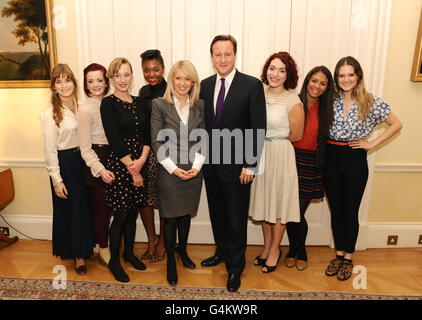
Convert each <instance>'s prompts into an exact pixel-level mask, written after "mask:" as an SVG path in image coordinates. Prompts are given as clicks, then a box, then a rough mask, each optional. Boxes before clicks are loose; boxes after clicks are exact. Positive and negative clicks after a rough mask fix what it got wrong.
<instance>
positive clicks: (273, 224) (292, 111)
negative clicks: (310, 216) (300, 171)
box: [249, 52, 305, 273]
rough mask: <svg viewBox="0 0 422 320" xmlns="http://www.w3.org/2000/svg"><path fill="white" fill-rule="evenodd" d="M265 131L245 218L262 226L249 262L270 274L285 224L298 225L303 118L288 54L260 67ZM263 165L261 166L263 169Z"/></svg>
mask: <svg viewBox="0 0 422 320" xmlns="http://www.w3.org/2000/svg"><path fill="white" fill-rule="evenodd" d="M261 80H262V82H263V83H264V92H265V100H266V105H267V132H266V137H265V145H264V152H263V156H262V159H261V162H260V170H259V171H260V173H261V174H258V175H257V176H256V178H255V179H254V181H253V183H252V186H251V200H250V205H249V215H250V216H251V217H252V219H253V220H255V221H262V231H263V234H264V247H263V249H262V251H261V254H260V255H258V256H257V257H256V259H255V261H254V264H255V265H256V266H261V267H262V270H261V271H262V272H264V273H269V272H273V271H274V270H275V269H276V267H277V264H278V262H279V260H280V258H281V250H280V243H281V239H282V238H283V235H284V232H285V230H286V223H287V222H299V221H300V211H299V190H298V177H297V170H296V161H295V151H294V148H293V145H292V142H294V141H298V140H300V139H301V138H302V133H303V128H304V119H305V114H304V111H303V106H302V103H301V101H300V99H299V96H298V95H297V93H296V92H295V91H294V90H293V89H295V88H296V86H297V80H298V75H297V68H296V63H295V61H294V60H293V58H292V57H291V56H290V54H288V53H287V52H278V53H274V54H273V55H271V56H270V57H269V58H268V59H267V61H266V63H265V65H264V68H263V71H262V75H261ZM262 166H265V167H264V168H263V167H262Z"/></svg>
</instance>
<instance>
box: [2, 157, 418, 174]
mask: <svg viewBox="0 0 422 320" xmlns="http://www.w3.org/2000/svg"><path fill="white" fill-rule="evenodd" d="M0 167H11V168H45V167H46V163H45V161H44V160H42V159H28V160H19V159H0ZM375 172H422V163H378V164H375Z"/></svg>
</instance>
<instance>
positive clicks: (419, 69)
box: [410, 9, 422, 81]
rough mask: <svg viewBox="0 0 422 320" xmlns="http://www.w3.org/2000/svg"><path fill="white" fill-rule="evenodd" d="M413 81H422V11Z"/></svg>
mask: <svg viewBox="0 0 422 320" xmlns="http://www.w3.org/2000/svg"><path fill="white" fill-rule="evenodd" d="M410 80H412V81H422V9H421V15H420V17H419V29H418V36H417V37H416V45H415V55H414V57H413V67H412V74H411V75H410Z"/></svg>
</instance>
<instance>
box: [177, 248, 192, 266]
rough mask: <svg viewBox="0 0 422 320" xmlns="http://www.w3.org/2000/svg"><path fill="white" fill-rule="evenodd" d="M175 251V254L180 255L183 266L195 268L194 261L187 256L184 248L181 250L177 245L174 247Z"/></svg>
mask: <svg viewBox="0 0 422 320" xmlns="http://www.w3.org/2000/svg"><path fill="white" fill-rule="evenodd" d="M175 251H176V252H177V254H178V255H179V256H180V258H181V259H182V262H183V266H184V267H185V268H188V269H195V268H196V265H195V263H194V262H193V261H192V260H191V259H190V258H189V256H188V254H187V252H186V250H182V249H180V248H179V247H177V248H176V249H175Z"/></svg>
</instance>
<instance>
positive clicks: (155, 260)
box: [150, 251, 166, 262]
mask: <svg viewBox="0 0 422 320" xmlns="http://www.w3.org/2000/svg"><path fill="white" fill-rule="evenodd" d="M165 257H166V251H164V253H163V255H162V256H161V257H156V256H154V255H153V256H151V259H150V262H160V261H162V260H164V258H165Z"/></svg>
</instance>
